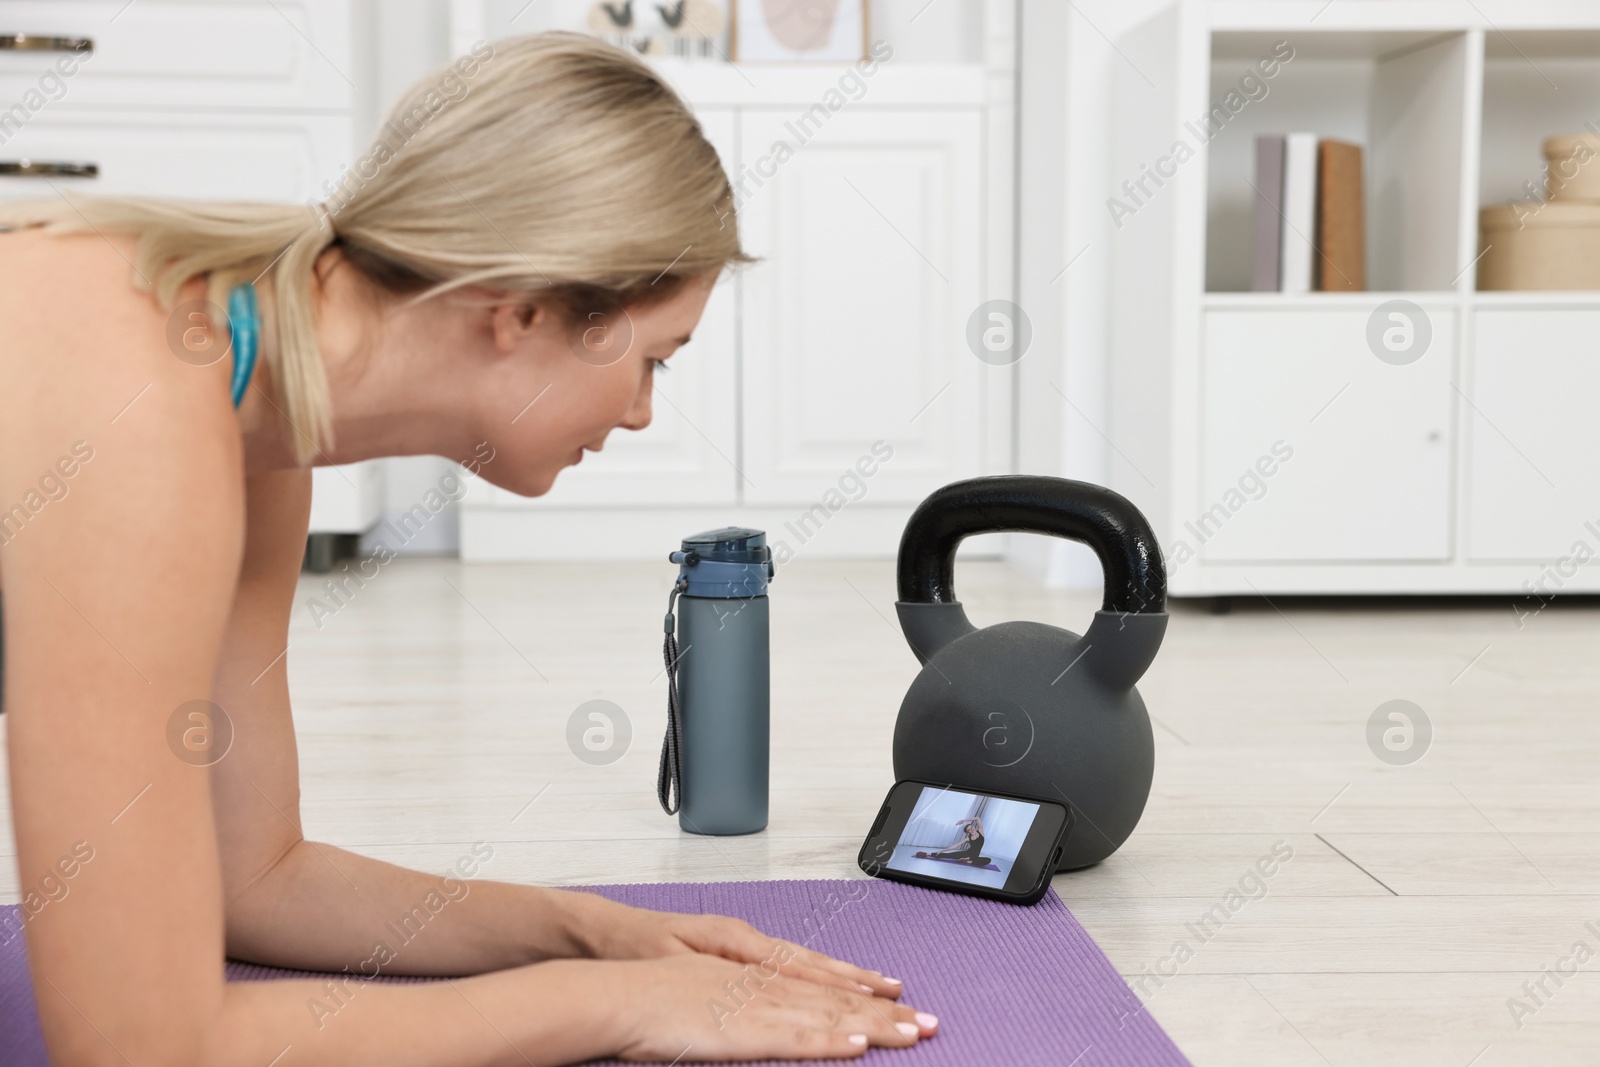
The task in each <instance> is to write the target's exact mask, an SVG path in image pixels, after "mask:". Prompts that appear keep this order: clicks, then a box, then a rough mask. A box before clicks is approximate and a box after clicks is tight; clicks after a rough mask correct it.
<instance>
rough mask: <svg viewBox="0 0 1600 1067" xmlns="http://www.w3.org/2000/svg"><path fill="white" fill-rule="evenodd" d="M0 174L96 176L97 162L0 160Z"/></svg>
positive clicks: (55, 176)
mask: <svg viewBox="0 0 1600 1067" xmlns="http://www.w3.org/2000/svg"><path fill="white" fill-rule="evenodd" d="M0 176H6V177H13V178H98V177H100V164H98V163H55V162H49V161H45V162H38V163H36V162H34V161H33V160H31V159H7V160H0Z"/></svg>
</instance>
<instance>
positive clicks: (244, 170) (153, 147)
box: [0, 108, 350, 223]
mask: <svg viewBox="0 0 1600 1067" xmlns="http://www.w3.org/2000/svg"><path fill="white" fill-rule="evenodd" d="M349 154H350V120H349V119H347V118H343V117H336V116H331V115H269V114H236V113H235V114H229V113H216V114H207V113H199V112H196V113H179V112H149V111H132V112H126V111H124V112H111V111H68V110H66V109H64V108H57V109H55V110H48V111H44V112H41V113H40V114H38V115H37V116H35V117H34V118H33V119H32V120H31V121H29V122H28V123H27V125H25V126H23V127H21V129H20V130H18V131H17V133H16V134H15V136H13V137H11V138H10V139H9V140H7V141H6V142H5V144H4V146H3V147H0V159H5V160H19V159H28V160H32V161H33V162H35V163H47V162H51V163H93V164H95V165H96V166H98V167H99V170H100V173H99V176H98V177H93V178H87V177H51V178H40V177H11V176H0V198H6V199H13V198H20V197H53V196H55V195H56V193H57V190H58V189H68V190H71V191H72V192H87V193H118V194H138V195H152V196H179V197H199V198H206V199H227V200H233V199H237V200H280V201H289V202H295V201H298V202H300V203H306V202H308V201H309V200H310V199H311V198H312V197H316V198H318V199H321V197H322V196H323V192H322V184H323V182H324V181H326V180H327V179H328V178H329V177H331V176H335V175H337V174H338V173H339V167H340V164H342V163H343V162H344V161H345V160H347V159H348V158H349ZM306 218H307V220H308V223H309V220H310V219H311V218H312V215H311V212H310V209H309V208H307V209H306Z"/></svg>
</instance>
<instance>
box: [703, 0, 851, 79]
mask: <svg viewBox="0 0 1600 1067" xmlns="http://www.w3.org/2000/svg"><path fill="white" fill-rule="evenodd" d="M867 3H868V0H730V2H729V7H730V13H731V15H732V28H731V29H732V32H731V33H730V34H729V37H730V41H731V54H730V56H729V58H731V59H732V60H733V61H734V62H736V63H771V62H778V63H793V62H808V61H814V62H824V63H854V62H856V61H857V60H859V59H862V58H864V57H865V56H866V53H867Z"/></svg>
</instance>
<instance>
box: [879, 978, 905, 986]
mask: <svg viewBox="0 0 1600 1067" xmlns="http://www.w3.org/2000/svg"><path fill="white" fill-rule="evenodd" d="M883 980H884V981H885V982H888V983H889V984H890V985H904V984H905V983H904V982H902V981H900V979H898V978H889V977H887V976H884V978H883Z"/></svg>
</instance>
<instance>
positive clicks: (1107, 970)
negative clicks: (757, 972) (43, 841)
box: [0, 879, 1189, 1067]
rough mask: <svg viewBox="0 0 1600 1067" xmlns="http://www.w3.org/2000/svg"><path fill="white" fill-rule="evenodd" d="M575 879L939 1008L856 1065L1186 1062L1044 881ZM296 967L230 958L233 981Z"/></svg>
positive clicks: (20, 979) (8, 1044) (39, 1052)
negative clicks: (980, 893) (956, 886)
mask: <svg viewBox="0 0 1600 1067" xmlns="http://www.w3.org/2000/svg"><path fill="white" fill-rule="evenodd" d="M575 888H582V889H584V890H586V891H589V892H596V893H600V894H602V895H604V896H607V897H609V898H611V899H612V900H617V901H621V902H622V903H624V904H632V905H636V906H638V907H646V908H656V909H659V910H662V911H680V912H696V913H716V914H721V915H736V916H738V917H739V918H741V919H745V920H747V921H748V922H751V923H754V924H755V925H756V926H758V927H760V928H761V929H762V930H765V931H766V932H768V933H770V934H774V935H776V936H779V937H784V938H787V939H789V940H791V941H797V942H799V943H801V944H805V945H809V946H810V947H811V948H814V949H816V950H817V951H819V952H825V953H827V954H829V955H831V956H837V957H839V958H841V959H846V960H851V961H853V962H857V963H861V964H863V965H866V966H869V967H872V968H874V969H876V970H881V971H883V972H884V973H885V974H889V975H893V976H894V977H896V978H899V979H901V980H902V981H903V982H905V988H906V994H905V997H906V1001H907V1002H908V1003H910V1004H913V1005H915V1006H916V1007H918V1008H920V1009H923V1010H925V1011H931V1012H933V1013H934V1014H935V1015H938V1016H939V1020H940V1026H939V1033H938V1035H937V1036H935V1037H932V1038H929V1039H927V1040H924V1041H921V1042H919V1043H918V1044H917V1045H916V1046H915V1047H913V1048H909V1049H872V1050H871V1051H869V1052H868V1053H867V1054H866V1055H865V1056H864V1057H862V1059H861V1061H860V1062H862V1063H866V1064H876V1065H878V1067H944V1065H949V1067H972V1065H974V1064H1000V1063H1003V1064H1006V1065H1008V1067H1034V1065H1038V1067H1046V1065H1048V1067H1065V1065H1067V1064H1072V1065H1073V1067H1188V1064H1189V1061H1188V1060H1187V1059H1186V1058H1185V1057H1184V1055H1183V1053H1181V1052H1179V1051H1178V1048H1177V1046H1176V1045H1174V1044H1173V1043H1172V1039H1171V1038H1169V1037H1167V1035H1166V1033H1165V1032H1163V1031H1162V1029H1161V1027H1160V1026H1159V1025H1157V1023H1156V1022H1155V1020H1154V1019H1153V1018H1151V1016H1150V1013H1149V1012H1146V1011H1143V1010H1141V1008H1142V1005H1141V1004H1140V1002H1139V999H1138V998H1137V997H1136V996H1135V995H1134V994H1133V992H1132V991H1131V990H1130V989H1129V988H1128V986H1127V984H1126V983H1125V982H1123V980H1122V977H1121V976H1120V975H1118V974H1117V971H1116V969H1115V968H1114V967H1112V966H1111V962H1110V961H1109V960H1107V959H1106V957H1105V954H1104V953H1103V952H1101V951H1100V948H1099V946H1097V945H1096V944H1095V943H1094V941H1093V940H1092V939H1091V938H1090V937H1089V935H1088V934H1087V933H1085V932H1084V929H1083V927H1081V926H1079V925H1078V921H1077V920H1076V919H1074V918H1073V917H1072V913H1071V912H1069V911H1068V910H1067V907H1066V905H1065V904H1063V903H1062V902H1061V898H1059V897H1058V896H1056V894H1055V892H1054V890H1052V891H1051V892H1050V893H1049V894H1048V895H1047V896H1046V897H1045V898H1044V900H1042V901H1040V902H1039V903H1038V904H1035V905H1033V906H1032V907H1019V906H1017V905H1014V904H1001V903H998V902H995V901H988V900H982V899H979V898H977V897H968V896H961V895H958V894H955V893H941V892H938V891H937V890H932V889H923V888H920V887H918V886H909V885H901V884H899V883H897V882H886V881H880V880H875V879H866V880H861V879H856V880H839V881H804V882H797V881H785V882H679V883H666V884H646V885H606V886H585V887H575ZM16 910H17V909H16V908H15V906H13V907H7V908H0V1049H3V1050H4V1051H5V1060H4V1062H5V1064H6V1067H46V1060H45V1054H44V1041H43V1039H42V1038H41V1037H40V1036H39V1020H38V1015H37V1013H36V1010H35V1008H34V1003H33V991H32V987H31V984H30V982H29V980H28V971H27V960H26V958H25V956H24V954H23V950H22V938H21V936H20V934H17V932H16V931H17V917H16ZM7 934H12V935H14V936H11V937H10V939H9V940H7V938H6V935H7ZM299 977H305V975H303V974H302V973H301V972H296V971H283V970H278V969H276V968H271V967H258V966H255V965H253V964H243V963H236V962H230V963H229V964H228V979H229V980H230V981H242V980H257V979H273V978H299ZM379 980H380V981H383V980H385V979H379ZM393 980H395V981H406V980H407V979H403V978H402V979H393ZM410 980H411V981H418V980H423V981H425V980H426V979H410ZM692 1060H693V1053H692V1050H691V1053H690V1055H689V1056H687V1057H686V1058H685V1062H689V1061H692Z"/></svg>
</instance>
